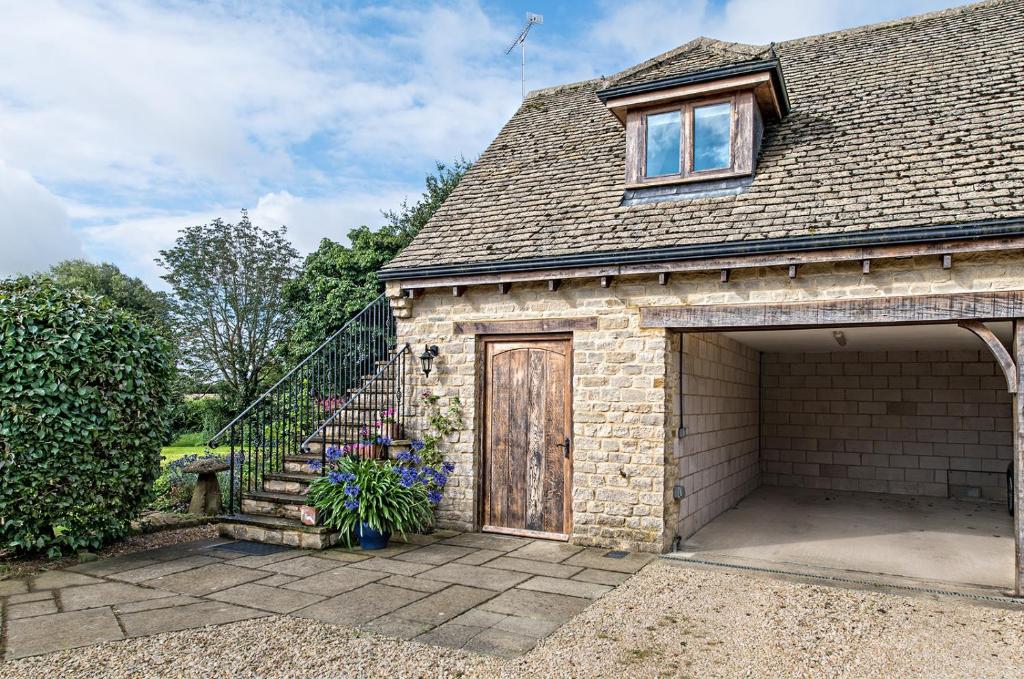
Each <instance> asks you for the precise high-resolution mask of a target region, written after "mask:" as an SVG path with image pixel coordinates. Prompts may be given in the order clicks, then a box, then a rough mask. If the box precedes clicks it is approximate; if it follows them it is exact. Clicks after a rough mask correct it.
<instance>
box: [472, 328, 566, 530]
mask: <svg viewBox="0 0 1024 679" xmlns="http://www.w3.org/2000/svg"><path fill="white" fill-rule="evenodd" d="M484 349H485V350H484V357H483V358H484V415H483V417H484V429H483V447H484V457H483V459H484V465H483V466H484V492H483V505H484V506H483V514H484V527H483V529H484V530H487V531H493V532H500V533H512V534H519V535H537V536H540V537H551V538H561V539H568V533H569V529H570V526H571V523H572V517H571V485H572V441H571V437H572V413H571V410H572V342H571V340H570V339H569V338H568V337H543V336H541V337H532V338H528V337H523V338H501V339H491V340H485V341H484Z"/></svg>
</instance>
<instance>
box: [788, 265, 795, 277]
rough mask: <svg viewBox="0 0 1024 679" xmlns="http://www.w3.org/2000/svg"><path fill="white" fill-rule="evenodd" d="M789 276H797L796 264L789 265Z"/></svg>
mask: <svg viewBox="0 0 1024 679" xmlns="http://www.w3.org/2000/svg"><path fill="white" fill-rule="evenodd" d="M789 277H790V278H796V264H790V265H789Z"/></svg>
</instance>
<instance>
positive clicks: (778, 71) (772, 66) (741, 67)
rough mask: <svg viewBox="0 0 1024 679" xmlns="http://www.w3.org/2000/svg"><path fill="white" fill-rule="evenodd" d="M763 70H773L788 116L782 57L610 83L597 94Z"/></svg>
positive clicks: (639, 90)
mask: <svg viewBox="0 0 1024 679" xmlns="http://www.w3.org/2000/svg"><path fill="white" fill-rule="evenodd" d="M763 72H768V73H771V74H772V87H773V88H775V96H776V98H777V99H778V100H779V108H780V109H781V112H782V115H783V116H786V115H787V114H788V113H789V110H790V109H789V95H787V94H786V81H785V79H784V78H783V77H782V64H781V63H779V60H778V59H768V60H762V61H749V62H746V63H742V64H735V65H733V66H723V67H722V68H716V69H712V70H710V71H700V72H699V73H687V74H684V75H676V76H672V77H669V78H661V79H660V80H650V81H648V82H642V83H634V84H632V85H619V86H618V87H608V88H606V89H603V90H598V91H597V98H598V99H600V100H601V101H602V102H605V103H607V102H608V100H609V99H615V98H617V97H625V96H628V95H631V94H642V93H644V92H654V91H656V90H663V89H666V88H668V87H677V86H679V85H693V84H695V83H702V82H708V81H711V80H719V79H721V78H728V77H730V76H735V75H748V74H750V73H763Z"/></svg>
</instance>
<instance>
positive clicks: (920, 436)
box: [761, 349, 1013, 501]
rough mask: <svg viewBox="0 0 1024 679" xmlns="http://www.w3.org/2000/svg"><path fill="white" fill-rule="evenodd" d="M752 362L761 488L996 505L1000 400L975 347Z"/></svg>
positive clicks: (1006, 427) (994, 376) (1005, 451)
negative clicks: (760, 413) (980, 500)
mask: <svg viewBox="0 0 1024 679" xmlns="http://www.w3.org/2000/svg"><path fill="white" fill-rule="evenodd" d="M762 360H763V363H762V365H763V371H764V374H763V377H762V384H763V385H764V387H763V388H764V391H763V401H762V403H763V409H764V422H763V425H762V435H763V442H762V452H761V459H762V469H763V472H764V475H763V482H764V483H765V484H766V485H781V486H800V487H806V488H826V489H834V490H859V491H870V492H876V493H897V494H909V495H933V496H938V497H946V496H953V497H984V498H989V499H993V500H1000V501H1003V500H1005V497H1006V479H1005V476H1004V475H1005V473H1006V465H1007V463H1008V462H1009V461H1010V459H1011V456H1012V453H1013V439H1012V423H1011V420H1010V415H1011V411H1010V407H1011V401H1010V395H1009V393H1008V392H1007V390H1006V380H1005V378H1004V377H1003V374H1002V371H1001V370H1000V369H999V367H998V366H997V365H996V363H995V361H994V360H993V359H992V357H991V354H990V353H989V352H988V350H987V349H985V350H981V351H900V352H893V351H890V352H874V353H867V352H832V353H807V354H803V353H792V354H767V353H766V354H764V356H763V359H762Z"/></svg>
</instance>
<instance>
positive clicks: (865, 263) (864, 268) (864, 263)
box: [860, 259, 871, 276]
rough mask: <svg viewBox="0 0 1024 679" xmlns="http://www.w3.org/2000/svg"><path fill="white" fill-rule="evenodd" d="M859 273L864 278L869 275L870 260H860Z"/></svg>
mask: <svg viewBox="0 0 1024 679" xmlns="http://www.w3.org/2000/svg"><path fill="white" fill-rule="evenodd" d="M860 272H861V273H862V274H864V275H865V276H866V275H868V274H869V273H871V260H870V259H862V260H860Z"/></svg>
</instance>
